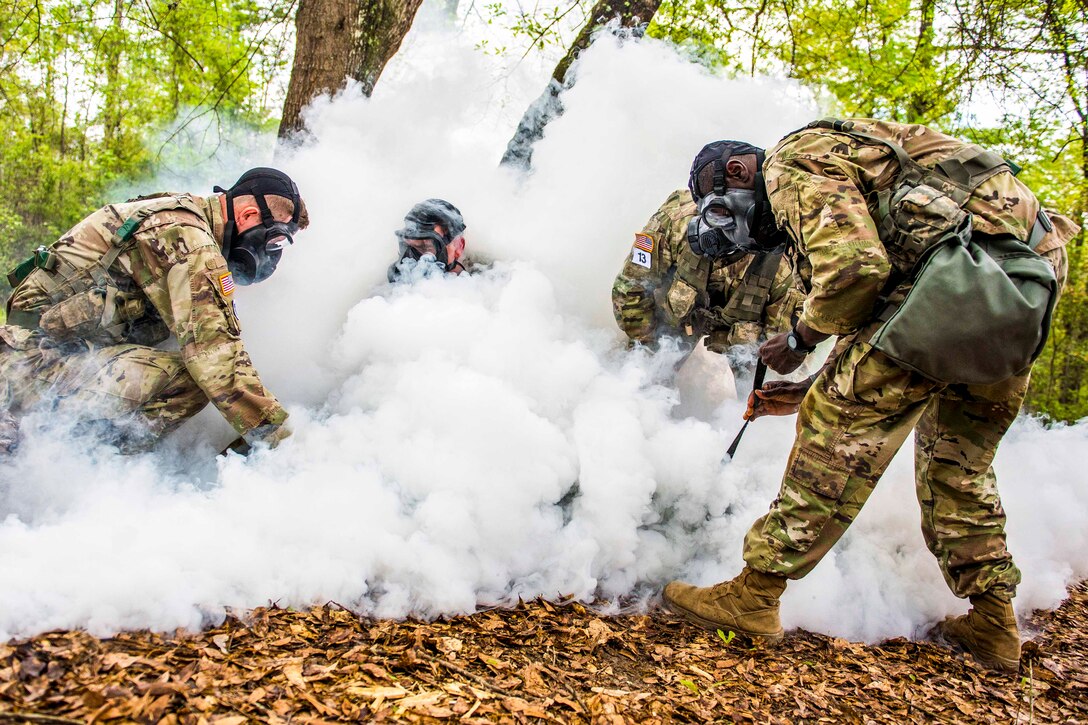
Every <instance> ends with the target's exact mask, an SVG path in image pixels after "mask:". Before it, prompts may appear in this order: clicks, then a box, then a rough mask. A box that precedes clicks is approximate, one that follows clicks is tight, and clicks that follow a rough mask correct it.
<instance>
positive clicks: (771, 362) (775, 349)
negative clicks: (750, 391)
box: [759, 332, 806, 375]
mask: <svg viewBox="0 0 1088 725" xmlns="http://www.w3.org/2000/svg"><path fill="white" fill-rule="evenodd" d="M787 334H788V333H785V332H783V333H780V334H778V335H775V336H774V337H772V338H771V339H770V340H767V342H765V343H763V344H762V345H760V347H759V357H760V359H761V360H763V362H764V364H765V365H766V366H767V367H769V368H770V369H771V370H774V371H775V372H776V373H778V374H780V375H785V374H787V373H792V372H793V371H794V370H796V369H797V368H799V367H801V363H803V362H804V361H805V357H806V356H805V355H803V354H801V353H799V352H794V351H793V350H791V349H790V346H789V345H788V344H786V335H787Z"/></svg>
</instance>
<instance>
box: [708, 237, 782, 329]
mask: <svg viewBox="0 0 1088 725" xmlns="http://www.w3.org/2000/svg"><path fill="white" fill-rule="evenodd" d="M781 262H782V254H781V253H765V254H760V255H757V256H756V257H755V258H754V259H753V260H752V261H751V263H749V265H748V269H746V270H745V271H744V277H743V278H742V279H741V282H740V286H739V287H737V289H736V290H735V291H734V292H733V294H732V295H731V296H730V297H729V300H728V301H727V302H726V303H725V306H724V307H723V308H722V311H721V315H722V317H723V318H725V319H728V320H731V321H733V322H762V321H763V313H764V310H765V309H766V307H767V301H768V300H769V299H770V298H771V289H772V288H773V287H774V278H775V274H776V273H777V272H778V265H779V264H780V263H781Z"/></svg>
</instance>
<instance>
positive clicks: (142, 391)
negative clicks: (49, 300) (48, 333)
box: [0, 326, 208, 450]
mask: <svg viewBox="0 0 1088 725" xmlns="http://www.w3.org/2000/svg"><path fill="white" fill-rule="evenodd" d="M77 345H78V347H74V346H71V345H67V346H62V345H57V344H55V343H52V342H51V341H50V340H49V339H48V338H46V337H44V336H43V335H42V334H41V333H40V332H35V333H30V332H29V331H27V330H23V329H22V328H17V327H11V326H6V327H5V326H0V380H2V381H3V383H0V429H6V428H7V427H11V425H13V424H14V421H15V420H17V419H18V418H20V417H22V416H23V415H24V414H26V413H29V412H32V411H35V410H48V411H55V412H57V413H59V414H61V415H63V416H70V417H71V418H72V419H74V420H77V421H81V422H83V423H85V424H95V425H97V426H99V428H98V429H96V430H99V431H101V433H102V435H104V436H108V437H112V438H115V439H116V440H111V441H109V442H112V443H118V444H119V445H122V446H123V447H124V448H126V449H129V450H138V449H141V448H145V447H147V446H149V445H151V444H152V443H154V441H155V440H156V439H158V438H159V437H160V436H162V435H163V434H165V433H167V432H169V431H171V430H173V429H174V428H176V427H177V426H178V425H180V424H181V423H182V422H183V421H185V420H187V419H188V418H190V417H192V416H193V415H195V414H196V413H198V412H199V411H200V410H201V409H202V408H203V407H204V406H205V405H206V404H207V403H208V398H207V396H206V395H205V394H204V392H203V391H202V390H201V389H200V388H199V387H198V386H197V384H196V382H195V381H194V380H193V378H192V377H191V376H190V375H189V373H188V371H187V370H186V368H185V365H184V363H183V362H182V359H181V354H180V353H177V352H170V351H166V350H158V349H156V348H152V347H147V346H144V345H131V344H121V345H109V346H104V347H94V346H91V345H87V344H85V343H77ZM5 387H6V390H5V389H4V388H5ZM5 421H6V422H7V423H8V425H7V426H5ZM0 432H3V431H2V430H0Z"/></svg>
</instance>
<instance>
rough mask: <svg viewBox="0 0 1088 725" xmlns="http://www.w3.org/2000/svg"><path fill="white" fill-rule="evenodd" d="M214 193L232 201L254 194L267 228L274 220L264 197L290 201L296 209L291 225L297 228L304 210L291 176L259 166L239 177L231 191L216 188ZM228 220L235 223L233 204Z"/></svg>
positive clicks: (230, 205) (229, 207) (229, 208)
mask: <svg viewBox="0 0 1088 725" xmlns="http://www.w3.org/2000/svg"><path fill="white" fill-rule="evenodd" d="M214 191H215V192H216V193H220V194H226V195H227V197H228V198H229V199H232V200H233V199H234V198H235V197H238V196H245V195H246V194H252V195H253V196H254V197H255V198H256V200H257V206H258V208H260V210H261V220H262V221H263V222H264V223H265V225H266V226H267V225H269V224H271V223H272V221H273V219H272V212H270V211H269V210H268V204H267V203H266V202H265V199H264V197H265V196H266V195H270V196H282V197H284V198H285V199H290V200H291V203H292V204H294V207H295V210H294V213H293V214H292V215H291V225H292V227H295V228H297V226H298V216H299V213H300V212H301V210H302V203H301V201H302V198H301V196H300V195H299V193H298V187H297V186H296V185H295V182H294V181H292V180H291V177H290V176H288V175H287V174H285V173H283V172H282V171H280V170H279V169H272V168H268V167H265V166H258V167H257V168H254V169H250V170H249V171H247V172H245V173H244V174H242V175H241V176H240V177H238V181H236V182H234V186H232V187H230V188H229V189H224V188H223V187H221V186H216V187H215V188H214ZM227 219H228V220H229V221H234V205H233V204H227Z"/></svg>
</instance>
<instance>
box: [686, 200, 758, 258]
mask: <svg viewBox="0 0 1088 725" xmlns="http://www.w3.org/2000/svg"><path fill="white" fill-rule="evenodd" d="M755 196H756V194H755V192H754V191H752V190H751V189H727V190H726V191H725V193H724V194H720V195H718V194H710V195H707V196H704V197H703V198H702V200H701V201H700V202H699V213H698V215H697V216H695V217H694V218H692V220H691V221H690V222H688V230H687V238H688V245H689V246H690V247H691V251H693V252H695V253H696V254H698V255H700V256H702V257H710V258H711V259H720V260H723V261H724V262H725V263H726V264H732V263H733V262H736V261H737V260H739V259H740V258H741V257H743V256H744V255H745V254H750V253H752V252H756V251H759V249H758V245H757V244H755V243H754V241H753V240H752V238H751V228H752V224H753V222H754V220H755V219H754V218H755V208H756V200H755Z"/></svg>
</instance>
